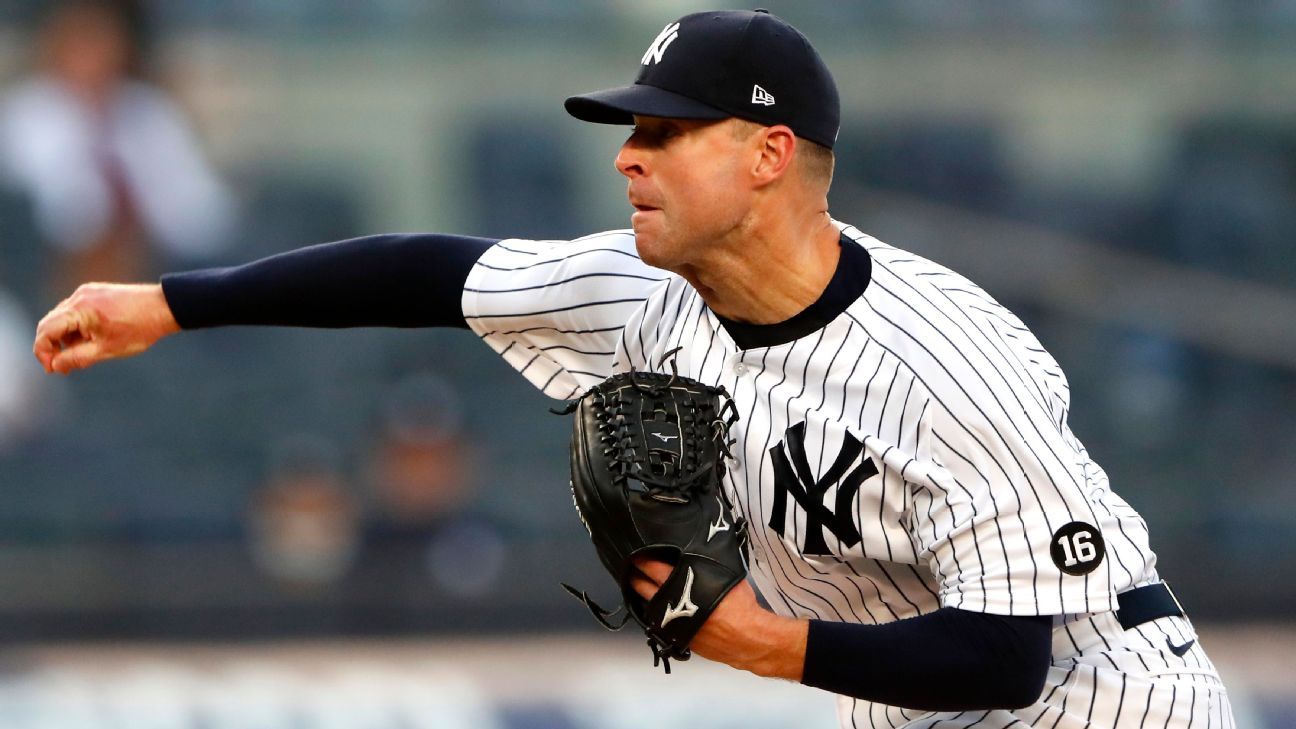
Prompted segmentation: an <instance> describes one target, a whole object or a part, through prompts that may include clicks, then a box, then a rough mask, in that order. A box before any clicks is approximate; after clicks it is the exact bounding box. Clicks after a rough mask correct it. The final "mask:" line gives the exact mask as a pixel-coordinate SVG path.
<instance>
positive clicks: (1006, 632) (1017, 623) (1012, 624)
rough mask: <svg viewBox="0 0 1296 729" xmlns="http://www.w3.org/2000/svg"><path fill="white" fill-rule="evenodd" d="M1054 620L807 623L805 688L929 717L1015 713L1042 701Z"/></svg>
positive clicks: (971, 617) (959, 616)
mask: <svg viewBox="0 0 1296 729" xmlns="http://www.w3.org/2000/svg"><path fill="white" fill-rule="evenodd" d="M1052 628H1053V619H1052V617H1050V616H1047V615H1045V616H1012V615H991V614H988V613H976V612H971V611H967V610H959V609H957V608H942V609H940V610H937V611H935V612H932V613H928V614H926V615H921V616H919V617H916V618H909V619H907V620H899V621H896V622H893V623H884V624H882V625H857V624H853V623H834V622H826V621H821V620H811V621H810V634H809V638H808V640H807V643H806V657H805V668H804V673H803V675H802V678H801V682H802V683H804V684H806V685H807V686H814V687H816V688H821V689H825V690H827V691H831V692H833V693H837V694H843V695H846V696H853V697H855V698H859V699H865V700H868V701H877V702H880V703H883V704H888V705H890V706H899V707H903V708H909V709H921V710H926V711H974V710H983V709H1014V708H1020V707H1023V706H1029V705H1030V704H1033V703H1034V702H1035V701H1037V700H1038V699H1039V695H1040V692H1041V691H1042V690H1043V687H1044V679H1045V676H1046V675H1047V673H1048V668H1049V656H1050V654H1051V653H1052Z"/></svg>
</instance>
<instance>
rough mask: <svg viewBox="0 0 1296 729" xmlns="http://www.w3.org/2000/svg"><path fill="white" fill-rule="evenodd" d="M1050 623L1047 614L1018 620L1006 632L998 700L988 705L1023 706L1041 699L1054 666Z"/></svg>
mask: <svg viewBox="0 0 1296 729" xmlns="http://www.w3.org/2000/svg"><path fill="white" fill-rule="evenodd" d="M1050 623H1051V620H1050V619H1049V618H1047V617H1042V618H1029V619H1027V620H1026V621H1023V620H1021V619H1017V620H1014V621H1013V632H1011V633H1005V634H1002V638H1003V642H1002V644H1001V650H1000V651H997V653H998V656H997V658H998V662H999V666H998V669H999V670H998V671H997V673H998V674H999V680H997V681H995V682H994V687H995V689H996V690H995V691H994V692H993V693H994V694H995V696H994V702H993V705H991V706H986V707H984V708H987V709H1020V708H1023V707H1026V706H1030V705H1031V704H1034V703H1035V702H1036V701H1039V697H1040V694H1041V693H1043V692H1044V683H1045V681H1046V680H1047V679H1048V672H1049V667H1050V666H1051V665H1052V664H1051V661H1050V657H1051V655H1052V653H1053V645H1052V643H1053V641H1052V636H1051V633H1052V630H1051V625H1050ZM987 703H989V702H987Z"/></svg>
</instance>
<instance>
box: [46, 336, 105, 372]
mask: <svg viewBox="0 0 1296 729" xmlns="http://www.w3.org/2000/svg"><path fill="white" fill-rule="evenodd" d="M100 354H101V351H100V347H99V343H98V342H94V341H85V342H81V343H80V344H77V345H74V346H72V347H68V348H67V349H64V350H63V351H62V352H59V353H58V354H57V355H55V356H54V358H53V359H52V360H50V367H49V371H50V372H57V373H58V374H60V375H66V374H67V373H69V372H72V371H73V370H81V369H85V368H86V367H89V366H90V365H92V364H94V363H95V362H98V361H99V359H100Z"/></svg>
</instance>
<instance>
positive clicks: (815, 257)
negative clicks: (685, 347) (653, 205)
mask: <svg viewBox="0 0 1296 729" xmlns="http://www.w3.org/2000/svg"><path fill="white" fill-rule="evenodd" d="M839 236H840V233H839V231H838V230H837V227H836V226H835V225H833V222H832V219H831V218H830V217H829V216H828V211H827V209H826V206H825V207H824V209H822V210H819V211H817V212H816V213H814V214H813V215H810V216H806V217H803V218H799V219H797V218H783V219H773V220H762V219H759V218H756V219H754V221H753V224H752V225H750V226H745V229H744V230H743V231H742V235H741V236H738V237H736V239H735V240H734V241H732V242H731V244H729V245H723V246H717V247H716V248H714V249H712V250H711V253H712V255H710V256H708V260H706V261H705V262H701V263H699V265H696V266H688V267H687V268H686V270H683V271H680V274H681V275H682V276H683V277H684V278H685V279H686V280H687V281H688V282H689V283H690V284H692V285H693V288H695V289H697V291H698V293H700V294H701V295H702V298H703V300H704V301H706V303H707V305H708V306H709V307H711V309H712V310H713V311H715V312H716V313H717V314H720V315H721V316H723V317H725V318H727V319H733V320H736V321H741V322H746V323H749V324H776V323H778V322H781V321H786V320H788V319H790V318H792V317H793V316H796V315H797V314H798V313H800V312H801V311H803V310H804V309H805V308H806V307H808V306H810V305H811V304H813V303H814V302H815V301H816V300H818V299H819V296H820V295H821V294H823V291H824V289H825V288H826V287H827V286H828V282H829V281H831V280H832V276H833V272H834V271H836V270H837V260H838V258H839V257H840V255H841V246H840V245H838V238H839Z"/></svg>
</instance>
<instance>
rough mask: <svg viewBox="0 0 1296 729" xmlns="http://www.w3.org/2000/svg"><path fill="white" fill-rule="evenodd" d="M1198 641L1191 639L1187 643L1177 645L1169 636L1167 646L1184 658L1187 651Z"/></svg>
mask: <svg viewBox="0 0 1296 729" xmlns="http://www.w3.org/2000/svg"><path fill="white" fill-rule="evenodd" d="M1196 642H1197V641H1196V640H1190V641H1188V642H1187V643H1184V644H1183V645H1175V644H1174V643H1171V642H1170V639H1169V638H1166V646H1167V647H1168V648H1169V649H1170V652H1171V653H1173V654H1175V655H1176V656H1179V657H1180V658H1183V655H1184V654H1185V653H1187V652H1188V649H1189V648H1192V647H1193V643H1196Z"/></svg>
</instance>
